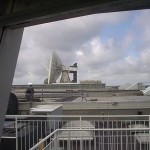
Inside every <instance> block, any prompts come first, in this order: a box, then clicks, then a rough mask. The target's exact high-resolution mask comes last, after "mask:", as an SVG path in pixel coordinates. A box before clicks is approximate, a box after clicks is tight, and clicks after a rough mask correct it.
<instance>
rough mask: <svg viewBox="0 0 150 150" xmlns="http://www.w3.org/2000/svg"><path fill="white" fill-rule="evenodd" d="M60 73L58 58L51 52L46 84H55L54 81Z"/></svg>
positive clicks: (60, 66)
mask: <svg viewBox="0 0 150 150" xmlns="http://www.w3.org/2000/svg"><path fill="white" fill-rule="evenodd" d="M61 72H62V63H61V60H60V58H59V56H58V55H57V54H56V53H55V51H53V52H52V55H51V59H50V65H49V75H48V84H52V83H56V80H57V79H58V77H59V76H60V74H61Z"/></svg>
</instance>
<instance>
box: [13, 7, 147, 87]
mask: <svg viewBox="0 0 150 150" xmlns="http://www.w3.org/2000/svg"><path fill="white" fill-rule="evenodd" d="M149 14H150V10H142V11H141V10H140V11H130V12H117V13H104V14H96V15H90V16H85V17H79V18H73V19H68V20H63V21H57V22H52V23H47V24H42V25H37V26H32V27H28V28H25V30H24V34H23V39H22V44H21V48H20V53H19V57H18V62H17V66H16V71H15V76H14V81H13V84H27V83H28V82H32V83H33V84H43V81H44V79H45V78H46V77H47V76H48V71H47V69H46V68H48V64H49V59H50V55H51V53H52V51H53V50H55V51H56V53H57V54H58V55H59V56H60V58H61V60H62V63H63V64H64V65H66V66H69V65H72V64H74V63H75V62H77V63H78V82H79V81H80V80H101V81H102V82H106V84H107V85H120V84H124V83H126V82H129V83H136V82H149V81H150V19H149Z"/></svg>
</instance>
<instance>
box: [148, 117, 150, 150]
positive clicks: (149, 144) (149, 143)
mask: <svg viewBox="0 0 150 150" xmlns="http://www.w3.org/2000/svg"><path fill="white" fill-rule="evenodd" d="M149 128H150V116H149ZM148 138H149V139H150V130H149V136H148ZM148 146H149V150H150V142H148Z"/></svg>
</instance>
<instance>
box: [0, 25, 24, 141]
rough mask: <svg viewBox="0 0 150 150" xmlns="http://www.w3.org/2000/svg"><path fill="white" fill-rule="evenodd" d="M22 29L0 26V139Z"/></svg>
mask: <svg viewBox="0 0 150 150" xmlns="http://www.w3.org/2000/svg"><path fill="white" fill-rule="evenodd" d="M22 35H23V29H15V30H11V29H8V28H2V27H0V89H1V90H0V104H1V105H0V139H1V133H2V128H3V122H4V118H5V114H6V110H7V105H8V100H9V94H10V90H11V85H12V81H13V77H14V72H15V68H16V63H17V58H18V54H19V49H20V44H21V39H22Z"/></svg>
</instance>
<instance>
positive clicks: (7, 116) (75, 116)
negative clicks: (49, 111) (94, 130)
mask: <svg viewBox="0 0 150 150" xmlns="http://www.w3.org/2000/svg"><path fill="white" fill-rule="evenodd" d="M15 117H17V118H20V119H22V118H24V117H33V118H34V117H35V118H37V117H56V118H57V117H62V118H65V117H71V118H77V117H79V118H80V117H81V118H82V117H83V118H86V117H88V118H89V117H90V118H93V117H100V118H101V117H102V118H104V117H105V118H110V117H112V118H114V117H118V118H121V117H139V118H140V117H150V115H6V118H10V119H13V118H15Z"/></svg>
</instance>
